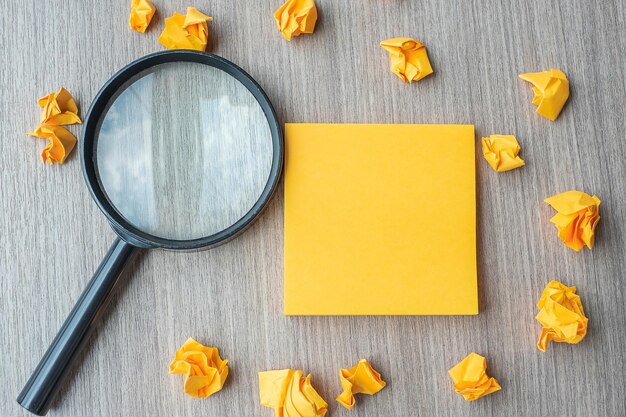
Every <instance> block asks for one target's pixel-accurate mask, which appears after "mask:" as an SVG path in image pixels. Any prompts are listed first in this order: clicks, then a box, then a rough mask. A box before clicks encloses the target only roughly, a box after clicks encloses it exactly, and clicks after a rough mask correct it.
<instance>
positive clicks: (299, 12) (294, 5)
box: [274, 0, 317, 41]
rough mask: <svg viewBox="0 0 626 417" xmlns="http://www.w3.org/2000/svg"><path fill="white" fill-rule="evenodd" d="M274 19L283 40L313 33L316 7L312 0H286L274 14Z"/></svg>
mask: <svg viewBox="0 0 626 417" xmlns="http://www.w3.org/2000/svg"><path fill="white" fill-rule="evenodd" d="M274 19H276V25H277V26H278V30H279V31H280V33H281V34H282V35H283V38H285V39H287V40H288V41H291V37H292V36H300V34H301V33H313V30H314V29H315V22H317V7H315V2H314V1H313V0H287V1H286V2H285V4H283V5H282V6H280V7H279V8H278V10H276V11H275V12H274Z"/></svg>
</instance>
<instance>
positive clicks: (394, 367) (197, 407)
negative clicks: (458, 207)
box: [0, 0, 626, 417]
mask: <svg viewBox="0 0 626 417" xmlns="http://www.w3.org/2000/svg"><path fill="white" fill-rule="evenodd" d="M155 3H156V5H157V7H158V10H159V11H158V15H157V16H156V17H155V20H154V23H153V24H152V26H151V28H150V29H149V30H148V31H147V33H146V34H143V35H142V34H138V33H134V32H131V31H130V29H129V28H128V26H127V18H128V9H129V4H128V2H127V1H116V2H106V1H100V2H95V1H89V2H88V1H81V2H79V1H73V0H50V1H46V2H42V1H37V0H8V2H4V3H3V13H2V14H1V15H0V22H1V24H0V42H1V44H0V89H1V90H0V91H1V97H2V100H3V107H2V110H1V111H0V138H1V139H0V140H2V149H4V155H3V168H2V170H0V187H1V188H0V230H1V232H0V241H1V245H0V276H1V279H0V294H1V295H0V318H1V319H0V335H1V337H2V346H1V348H0V349H1V352H2V359H3V360H2V363H1V364H0V378H1V379H0V381H1V382H2V384H3V389H2V390H1V392H0V415H6V416H8V415H12V416H18V415H25V414H26V412H24V411H23V410H21V409H20V407H19V406H18V405H17V403H16V402H15V398H16V397H17V395H18V393H19V391H20V389H21V388H22V386H23V384H24V383H25V382H26V380H27V378H28V377H29V375H30V373H31V371H32V370H33V369H34V367H35V365H36V364H37V362H38V360H39V358H40V357H41V355H42V354H43V353H44V351H45V349H46V347H47V346H48V344H49V342H50V341H51V340H52V338H53V337H54V335H55V334H56V332H57V330H58V328H59V326H60V325H61V323H62V322H63V320H64V319H65V317H66V315H67V314H68V312H69V311H70V309H71V307H72V305H73V303H74V301H75V300H76V299H77V298H78V296H79V294H80V292H81V291H82V288H83V286H84V284H85V282H86V281H87V280H88V278H89V277H90V276H91V274H92V272H93V271H94V270H95V269H96V267H97V265H98V263H99V262H100V259H101V257H102V256H103V254H104V253H105V252H106V250H107V247H108V245H109V244H110V242H111V241H112V240H113V232H112V231H111V229H110V228H109V227H108V225H107V223H106V221H105V219H104V216H103V215H101V213H100V212H99V211H98V209H97V208H96V205H95V204H94V203H93V202H92V200H91V198H90V196H89V193H88V191H87V189H86V187H85V186H84V184H83V179H82V175H81V170H80V163H79V160H78V157H77V153H76V152H75V153H74V154H73V155H72V156H71V157H70V158H69V160H68V161H67V162H66V164H65V165H63V166H60V167H59V166H54V167H43V166H41V164H40V160H39V152H40V150H41V148H42V147H43V146H44V143H43V141H41V140H38V139H31V138H28V137H26V136H25V135H24V132H27V131H29V130H31V129H33V128H34V127H35V125H36V123H37V120H38V117H39V109H38V108H37V106H36V102H35V101H36V98H38V97H40V96H42V95H44V94H46V93H48V92H50V91H53V90H55V89H57V88H58V87H59V86H65V87H67V88H68V89H69V90H70V91H71V92H72V93H73V94H74V95H75V96H76V98H77V100H78V103H79V106H80V107H81V109H82V114H83V115H84V111H85V110H86V109H87V107H88V105H89V103H90V101H91V100H92V99H93V97H94V95H95V94H96V92H97V91H98V89H99V88H100V86H101V85H102V84H103V83H104V82H105V81H106V80H107V79H108V78H109V77H110V76H111V74H112V73H113V72H114V71H116V70H117V69H118V68H120V67H122V66H123V65H125V64H127V63H128V62H130V61H131V60H132V59H134V58H138V57H140V56H142V55H145V54H146V53H149V52H153V51H158V50H161V49H162V47H161V46H160V45H159V44H158V43H157V41H156V39H157V37H158V35H159V33H160V31H161V30H162V29H163V27H164V22H163V17H166V16H169V15H171V13H172V12H173V11H174V10H178V11H184V8H185V7H186V6H188V5H189V4H188V3H186V2H180V1H177V2H174V1H166V0H157V1H156V2H155ZM279 3H280V1H278V0H276V1H275V0H272V1H270V0H262V1H261V0H259V1H252V0H250V1H245V2H244V1H239V0H214V1H211V2H208V1H200V2H196V3H194V5H195V6H196V7H197V8H198V9H200V10H201V11H203V12H206V13H208V14H210V15H212V16H213V17H214V18H215V21H214V22H213V23H211V24H210V36H211V38H212V44H213V52H215V53H217V54H219V55H222V56H224V57H226V58H228V59H230V60H232V61H234V62H235V63H237V64H239V65H240V66H242V67H243V68H245V69H246V70H248V71H249V73H250V74H251V75H252V76H253V77H254V78H256V79H257V81H258V82H259V83H260V84H261V85H262V86H263V87H264V89H265V90H266V92H267V94H268V95H269V97H270V99H271V100H272V101H273V103H274V104H275V106H276V109H277V112H278V115H279V117H280V119H281V120H282V121H283V122H285V121H291V122H363V123H366V122H367V123H473V124H475V125H476V129H477V136H478V137H477V149H478V139H479V138H480V136H481V135H487V134H491V133H514V134H515V135H516V136H517V137H518V139H519V141H520V143H521V145H522V157H523V158H524V159H525V160H526V162H527V165H526V166H525V167H523V168H522V169H518V170H515V171H512V172H509V173H505V174H500V173H495V172H493V171H492V170H491V168H490V167H489V166H488V165H487V164H486V163H485V161H483V160H482V158H481V157H477V171H478V174H477V175H478V178H477V180H478V184H479V186H478V197H479V207H478V208H479V218H478V223H479V247H478V253H479V266H480V269H479V276H480V278H479V280H480V281H479V288H480V306H481V313H480V314H479V315H478V316H476V317H301V318H298V317H291V318H287V317H283V315H282V244H283V239H282V230H283V226H282V219H283V217H282V215H283V206H282V192H279V193H278V195H277V196H276V198H275V199H274V200H273V202H272V203H271V205H270V207H269V209H268V210H267V211H266V212H265V214H264V215H263V216H262V217H261V218H260V220H259V221H258V222H257V223H256V224H255V225H254V226H253V227H252V228H251V229H250V230H249V231H248V232H247V233H246V234H245V235H243V236H241V237H240V238H238V239H236V240H234V241H232V242H230V243H228V244H227V245H225V246H222V247H219V248H217V249H214V250H211V251H206V252H202V253H189V254H180V253H171V252H162V251H153V252H148V253H146V254H145V256H143V258H142V259H140V260H139V261H138V262H137V263H136V264H135V266H134V267H133V268H132V271H131V272H130V276H129V278H130V279H129V280H128V283H127V285H125V286H124V287H123V288H122V291H121V293H120V294H119V296H118V297H117V298H116V301H115V302H114V303H113V305H112V308H111V311H110V313H109V314H107V315H106V318H105V320H104V322H103V323H102V324H101V325H100V328H99V330H98V332H97V334H96V337H95V338H93V339H92V341H91V342H90V343H89V346H88V347H87V349H86V352H85V354H84V355H82V366H81V367H80V369H78V370H77V371H75V372H73V373H72V375H71V380H70V383H68V384H67V387H66V389H64V390H63V392H62V393H61V400H60V401H57V403H56V405H55V408H54V409H53V410H52V411H51V412H50V414H49V415H50V416H68V417H72V416H86V415H90V416H127V415H130V414H132V415H136V416H154V415H171V416H199V415H205V416H242V415H243V416H252V415H258V416H270V415H272V411H271V410H269V409H262V408H261V407H260V406H259V404H258V387H257V377H256V372H257V371H259V370H265V369H272V368H284V367H294V368H302V369H304V370H305V371H308V372H312V373H313V378H314V383H315V386H316V387H317V388H318V390H319V392H320V393H321V394H322V395H323V396H324V397H325V398H326V399H327V400H328V401H329V403H330V415H334V416H342V415H344V416H348V415H359V416H381V415H385V416H408V415H419V416H434V415H437V416H470V415H471V416H492V415H520V416H544V415H550V416H567V417H571V416H624V415H625V413H626V411H625V410H626V390H625V389H624V386H625V382H626V380H625V375H626V365H624V364H625V363H626V338H624V331H625V330H626V307H625V306H626V303H625V301H626V298H625V291H624V284H625V278H624V271H625V270H626V244H625V237H624V236H625V232H626V208H625V205H624V200H625V198H626V186H625V185H624V184H625V183H624V179H625V178H626V164H625V163H624V158H625V157H626V144H625V143H626V142H625V141H624V134H625V133H624V132H626V121H625V120H626V118H625V117H624V104H625V103H624V97H625V96H626V80H625V78H624V77H625V70H624V69H625V68H626V58H625V55H624V53H623V51H624V50H625V49H626V17H625V11H624V7H623V2H621V1H619V0H606V1H602V2H592V1H580V0H572V1H568V2H557V1H551V2H535V1H533V2H524V1H522V2H520V1H515V0H493V1H477V0H476V1H464V2H457V1H453V0H443V1H441V0H424V1H408V0H406V1H401V0H395V1H394V0H376V1H375V0H367V1H365V0H364V1H347V0H346V1H338V0H335V1H333V0H318V1H317V4H318V6H319V11H320V19H319V22H318V25H317V28H316V32H315V34H313V35H308V36H307V35H304V36H301V37H300V38H298V39H295V40H294V41H292V42H291V43H287V42H285V41H284V40H283V39H282V38H281V36H280V35H279V33H277V31H276V28H275V26H274V22H273V19H272V17H271V13H272V12H273V10H274V9H275V8H277V7H278V5H279ZM394 36H414V37H416V38H418V39H420V40H421V41H423V42H424V43H425V44H426V45H427V47H428V50H429V54H430V57H431V60H432V63H433V66H434V69H435V74H434V75H432V76H429V77H427V78H425V79H424V80H422V81H420V82H419V83H417V84H413V85H405V84H403V83H402V82H401V81H400V80H399V79H397V78H396V77H395V76H394V75H393V74H391V73H390V72H389V70H388V68H387V65H388V61H387V56H386V54H385V53H384V51H382V50H381V49H380V48H379V46H378V42H379V41H380V40H383V39H386V38H389V37H394ZM551 66H555V67H559V68H561V69H562V70H563V71H565V73H566V74H567V75H568V77H569V79H570V81H571V85H572V94H571V97H570V100H569V103H568V104H567V106H566V107H565V109H564V111H563V113H562V114H561V116H560V118H559V119H558V120H557V121H556V122H554V123H552V122H550V121H548V120H546V119H543V118H541V117H539V116H537V115H536V114H534V108H533V106H532V105H531V104H530V100H531V98H532V93H531V91H530V87H529V85H526V84H525V83H524V82H522V81H520V80H518V79H517V74H519V73H521V72H527V71H538V70H543V69H547V68H549V67H551ZM71 130H72V131H73V132H75V133H77V132H78V127H76V126H73V127H71ZM573 188H576V189H581V190H584V191H587V192H590V193H595V194H597V195H598V196H599V197H600V198H601V199H602V206H601V210H602V221H601V222H600V225H599V229H598V231H597V232H598V238H597V242H596V247H595V248H594V250H593V251H587V250H585V251H582V252H581V253H575V252H573V251H572V250H570V249H568V248H566V247H565V246H563V245H562V244H561V243H560V242H559V241H558V239H557V237H556V234H555V231H554V230H553V226H552V225H551V224H550V223H549V218H550V216H551V215H552V212H551V209H550V208H549V207H548V206H547V205H546V204H544V203H543V202H542V200H543V198H545V197H547V196H549V195H552V194H555V193H557V192H561V191H565V190H569V189H573ZM552 278H558V279H560V280H562V281H564V282H565V283H568V284H575V285H577V286H578V288H579V291H580V294H581V296H582V299H583V303H584V306H585V309H586V311H587V313H588V315H589V318H590V327H589V333H588V336H587V338H586V339H584V340H583V341H582V342H581V343H580V344H579V345H575V346H570V345H565V344H558V345H554V346H550V348H549V350H548V352H546V353H541V352H539V351H538V350H537V349H536V348H535V342H536V338H537V336H538V334H539V325H538V323H537V322H535V320H534V315H535V313H536V308H535V303H536V301H537V300H538V297H539V295H540V293H541V290H542V288H543V286H544V285H545V284H546V282H548V281H549V280H550V279H552ZM188 336H193V337H196V338H197V339H198V340H199V341H201V342H204V343H206V344H211V345H216V346H219V347H220V351H221V353H222V354H223V356H224V357H226V358H229V359H230V360H231V364H232V368H231V369H232V375H231V376H230V377H229V380H228V383H227V384H226V386H225V387H224V389H223V391H222V392H220V393H219V394H217V395H215V396H214V397H212V398H210V399H208V400H193V399H190V398H187V397H185V396H184V395H183V394H182V392H181V390H182V380H181V377H180V376H170V375H168V374H167V365H168V363H169V361H170V359H171V357H172V355H173V353H174V351H175V350H176V349H177V348H178V347H179V346H180V345H181V344H182V343H183V342H184V340H185V339H186V338H187V337H188ZM471 351H476V352H478V353H481V354H483V355H486V356H487V358H488V366H489V372H490V374H492V375H493V376H495V377H497V378H498V380H499V381H500V382H501V384H502V386H503V390H502V391H501V392H499V393H496V394H494V395H491V396H489V397H487V398H484V399H482V400H480V401H477V402H474V403H465V402H464V401H463V400H462V399H461V398H460V397H459V396H457V395H456V394H454V393H453V390H452V386H451V381H450V379H449V377H448V375H447V370H448V369H449V368H450V367H451V366H452V365H454V364H455V363H456V362H457V361H458V360H460V359H462V358H463V357H464V356H465V355H466V354H467V353H469V352H471ZM361 357H367V358H369V359H370V360H371V362H372V363H373V364H374V366H375V367H376V369H378V370H379V371H380V372H381V373H382V375H383V376H384V377H385V378H386V380H387V381H388V382H389V385H388V387H387V388H385V389H384V390H383V391H381V392H380V393H379V394H377V395H376V396H375V397H367V398H364V397H361V398H358V406H357V407H358V408H357V411H352V412H348V411H345V410H343V409H341V408H340V407H339V406H338V405H337V404H336V402H335V401H334V397H335V396H336V395H337V394H338V393H339V391H340V384H339V379H338V369H339V368H340V367H345V366H350V365H352V364H354V363H356V361H357V360H358V359H359V358H361Z"/></svg>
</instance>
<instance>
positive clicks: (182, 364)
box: [169, 337, 228, 398]
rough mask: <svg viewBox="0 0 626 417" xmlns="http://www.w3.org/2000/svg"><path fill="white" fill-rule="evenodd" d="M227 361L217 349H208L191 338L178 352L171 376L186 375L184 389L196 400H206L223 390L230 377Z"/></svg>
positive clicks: (170, 371) (172, 364)
mask: <svg viewBox="0 0 626 417" xmlns="http://www.w3.org/2000/svg"><path fill="white" fill-rule="evenodd" d="M227 363H228V360H227V359H223V360H222V358H220V354H219V351H218V349H217V348H215V347H206V346H204V345H203V344H201V343H198V342H197V341H195V340H194V339H192V338H191V337H190V338H189V339H187V341H186V342H185V343H184V344H183V345H182V346H181V348H180V349H178V350H177V351H176V356H175V357H174V360H173V361H172V363H170V367H169V373H170V374H183V375H185V383H184V386H183V389H184V391H185V393H186V394H187V395H189V396H190V397H194V398H206V397H208V396H210V395H212V394H215V393H216V392H217V391H219V390H221V389H222V387H223V386H224V382H225V381H226V377H228V365H226V364H227Z"/></svg>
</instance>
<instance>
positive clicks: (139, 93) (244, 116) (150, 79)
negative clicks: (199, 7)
mask: <svg viewBox="0 0 626 417" xmlns="http://www.w3.org/2000/svg"><path fill="white" fill-rule="evenodd" d="M95 141H96V142H95V150H96V152H94V157H95V165H96V172H97V176H98V180H99V182H100V187H101V188H102V189H103V190H104V192H105V194H106V197H107V199H108V200H109V202H110V203H111V205H112V206H113V207H114V208H115V210H116V211H117V212H118V213H119V214H120V215H121V216H122V217H123V218H124V219H126V221H128V222H129V223H130V224H131V225H133V226H134V227H136V228H137V229H139V230H140V231H142V232H144V233H147V234H150V235H152V236H156V237H159V238H164V239H170V240H193V239H199V238H202V237H206V236H211V235H214V234H216V233H218V232H220V231H222V230H225V229H227V228H228V227H230V226H231V225H233V224H235V223H236V222H237V221H238V220H239V219H241V218H242V217H243V216H244V215H245V214H246V213H247V212H248V211H249V210H250V209H251V208H252V207H253V206H254V204H255V203H256V202H257V201H258V200H259V198H260V196H261V193H262V192H263V189H264V187H265V186H266V184H267V182H268V179H269V176H270V170H271V164H272V134H271V132H270V126H269V123H268V120H267V117H266V116H265V114H264V112H263V109H262V108H261V106H260V104H259V103H258V101H257V100H256V99H255V98H254V96H253V95H252V94H251V93H250V91H249V90H248V89H247V88H246V87H245V86H244V85H243V84H241V83H240V82H239V81H237V80H236V79H235V78H234V77H232V76H230V75H228V74H227V73H225V72H224V71H222V70H220V69H217V68H214V67H210V66H207V65H203V64H199V63H193V62H171V63H165V64H161V65H157V66H155V67H152V68H150V69H149V70H147V71H144V72H142V73H140V74H139V75H137V76H136V77H134V78H133V79H131V80H130V81H129V82H128V83H127V84H126V85H125V88H122V89H121V92H119V93H118V94H116V96H114V97H113V98H112V99H111V100H110V102H109V104H108V108H107V110H106V111H105V112H104V113H103V116H102V117H101V119H100V123H99V129H98V130H97V134H96V138H95Z"/></svg>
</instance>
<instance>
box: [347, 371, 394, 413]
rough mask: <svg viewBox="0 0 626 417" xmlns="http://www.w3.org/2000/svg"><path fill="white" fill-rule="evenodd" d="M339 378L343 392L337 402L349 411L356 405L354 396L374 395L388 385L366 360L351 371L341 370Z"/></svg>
mask: <svg viewBox="0 0 626 417" xmlns="http://www.w3.org/2000/svg"><path fill="white" fill-rule="evenodd" d="M339 378H340V380H341V387H342V388H343V392H342V393H341V394H340V395H339V396H338V397H337V401H338V402H339V404H341V405H343V406H344V407H346V408H347V409H348V410H351V409H352V408H353V407H354V404H355V403H356V401H355V399H354V394H368V395H374V394H376V393H377V392H378V391H380V390H381V389H383V388H384V387H385V385H386V382H385V381H383V380H382V378H381V377H380V374H379V373H378V372H376V371H375V370H374V368H372V366H371V365H370V364H369V362H368V361H367V360H365V359H361V360H360V361H359V363H358V364H356V365H355V366H353V367H352V368H350V369H341V370H340V371H339Z"/></svg>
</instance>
